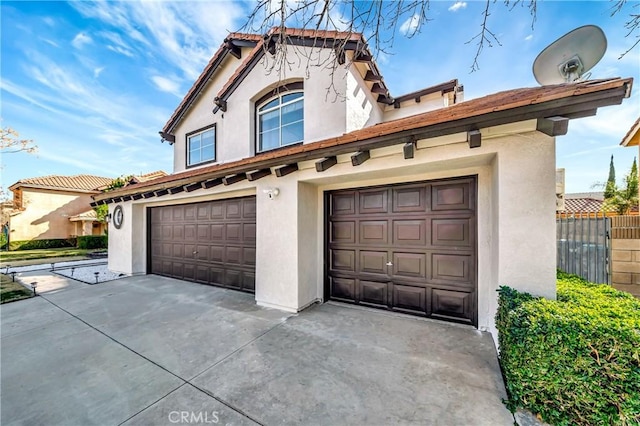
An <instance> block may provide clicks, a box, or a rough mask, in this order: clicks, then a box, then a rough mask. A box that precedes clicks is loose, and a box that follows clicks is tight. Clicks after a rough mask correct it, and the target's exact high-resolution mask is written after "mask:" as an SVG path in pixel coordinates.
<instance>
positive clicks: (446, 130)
mask: <svg viewBox="0 0 640 426" xmlns="http://www.w3.org/2000/svg"><path fill="white" fill-rule="evenodd" d="M632 83H633V79H632V78H626V79H620V78H617V79H609V80H592V81H585V82H580V83H570V84H559V85H554V86H542V87H533V88H524V89H514V90H508V91H504V92H500V93H495V94H492V95H488V96H485V97H482V98H477V99H473V100H469V101H466V102H462V103H459V104H456V105H453V106H450V107H446V108H440V109H437V110H433V111H429V112H425V113H422V114H416V115H412V116H409V117H405V118H401V119H397V120H393V121H388V122H385V123H380V124H377V125H375V126H371V127H367V128H364V129H360V130H356V131H353V132H351V133H346V134H344V135H342V136H339V137H335V138H330V139H325V140H322V141H318V142H312V143H308V144H303V145H296V146H292V147H290V148H286V149H282V150H276V151H270V152H265V153H262V154H258V155H256V156H254V157H249V158H245V159H242V160H238V161H233V162H230V163H224V164H215V165H213V166H209V167H203V168H199V169H192V170H187V171H184V172H181V173H176V174H174V175H169V176H165V177H162V178H159V179H154V180H151V181H148V182H144V183H140V184H137V185H130V186H127V187H124V188H121V189H118V190H115V191H111V192H109V193H105V194H99V195H97V196H94V199H95V200H110V199H113V198H114V196H116V197H121V196H123V195H128V194H136V193H140V192H144V191H150V190H162V189H165V188H168V187H169V186H175V185H186V184H189V183H193V182H196V181H198V180H205V179H214V178H219V177H224V176H229V175H232V174H237V173H244V172H247V171H251V170H256V169H264V168H267V167H276V166H281V165H285V164H292V163H297V162H300V161H305V160H311V159H317V158H321V157H329V156H334V155H338V154H344V153H349V152H356V151H360V150H365V149H375V148H381V147H384V146H391V145H398V144H405V143H407V142H411V141H413V140H416V139H426V138H433V137H438V136H444V135H449V134H454V133H460V132H468V131H471V130H478V129H481V128H486V127H492V126H498V125H502V124H508V123H514V122H519V121H525V120H531V119H537V118H546V117H553V116H565V117H569V118H570V117H573V116H580V114H581V113H584V111H591V110H594V109H597V108H599V107H603V106H608V105H616V104H620V103H622V100H623V99H624V98H626V97H629V94H630V91H631V86H632Z"/></svg>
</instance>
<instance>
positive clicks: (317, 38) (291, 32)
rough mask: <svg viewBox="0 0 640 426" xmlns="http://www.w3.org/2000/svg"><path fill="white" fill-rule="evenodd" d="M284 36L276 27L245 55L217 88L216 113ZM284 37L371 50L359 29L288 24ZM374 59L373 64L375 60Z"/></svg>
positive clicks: (298, 43) (294, 41) (288, 40)
mask: <svg viewBox="0 0 640 426" xmlns="http://www.w3.org/2000/svg"><path fill="white" fill-rule="evenodd" d="M281 36H282V33H281V28H279V27H276V28H273V29H271V30H270V31H269V32H268V33H267V34H266V35H265V36H264V37H263V38H262V39H261V40H260V41H259V42H258V43H257V44H256V45H255V47H254V48H253V50H252V51H251V53H250V54H249V56H247V57H246V58H245V60H244V61H243V63H242V64H241V65H240V66H239V67H238V68H237V69H236V71H235V72H234V73H233V74H232V75H231V77H230V78H229V80H227V82H226V83H225V85H224V86H223V87H222V89H220V91H219V92H218V94H217V96H216V98H215V103H216V106H215V108H214V109H213V113H214V114H215V113H216V112H218V111H219V110H221V109H222V110H223V111H226V108H227V107H226V105H227V101H228V100H229V97H231V95H232V94H233V92H234V91H235V90H236V89H237V88H238V87H239V86H240V84H242V82H243V81H244V79H245V78H247V76H248V75H249V74H250V73H251V71H252V70H253V69H254V68H255V66H256V65H257V64H258V62H259V61H260V59H262V57H263V56H264V54H265V52H267V51H270V49H271V48H272V47H273V45H274V43H275V40H276V39H277V38H279V37H281ZM284 37H285V39H286V44H287V45H292V46H308V47H322V48H329V49H335V48H338V47H340V46H342V47H343V49H344V50H354V51H356V52H360V51H366V52H368V50H366V43H365V41H364V37H363V36H362V34H359V33H350V32H339V31H324V30H303V29H298V28H285V29H284ZM371 63H372V64H373V62H371ZM376 70H377V68H376ZM380 83H381V84H382V85H383V86H384V82H382V81H381V82H380ZM385 89H386V87H385ZM387 92H388V90H387Z"/></svg>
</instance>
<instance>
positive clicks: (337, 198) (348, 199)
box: [331, 191, 356, 216]
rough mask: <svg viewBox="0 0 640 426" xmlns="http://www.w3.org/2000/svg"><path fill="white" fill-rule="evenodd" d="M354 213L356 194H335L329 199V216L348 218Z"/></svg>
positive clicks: (347, 192) (345, 192)
mask: <svg viewBox="0 0 640 426" xmlns="http://www.w3.org/2000/svg"><path fill="white" fill-rule="evenodd" d="M355 212H356V193H355V191H343V192H342V193H340V194H336V195H334V196H333V197H332V199H331V215H332V216H345V215H346V216H348V215H352V214H355Z"/></svg>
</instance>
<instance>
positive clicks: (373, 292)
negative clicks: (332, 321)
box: [358, 280, 389, 306]
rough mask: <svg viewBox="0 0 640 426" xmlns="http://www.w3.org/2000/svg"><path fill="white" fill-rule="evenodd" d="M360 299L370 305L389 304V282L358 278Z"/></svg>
mask: <svg viewBox="0 0 640 426" xmlns="http://www.w3.org/2000/svg"><path fill="white" fill-rule="evenodd" d="M358 283H359V285H360V301H361V302H362V303H366V304H370V305H379V306H387V305H388V301H389V283H387V282H375V281H366V280H358Z"/></svg>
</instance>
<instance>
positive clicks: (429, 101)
mask: <svg viewBox="0 0 640 426" xmlns="http://www.w3.org/2000/svg"><path fill="white" fill-rule="evenodd" d="M447 99H448V98H447V95H444V96H443V95H442V93H440V92H437V93H430V94H428V95H426V96H422V98H421V99H420V102H419V103H416V102H415V101H413V100H411V101H407V102H403V103H402V104H401V107H400V108H394V107H393V105H390V106H387V107H386V108H385V109H384V115H383V120H384V121H391V120H397V119H399V118H404V117H408V116H410V115H415V114H420V113H423V112H427V111H432V110H434V109H438V108H443V107H445V106H447V105H446V104H447V102H448V101H447Z"/></svg>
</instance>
